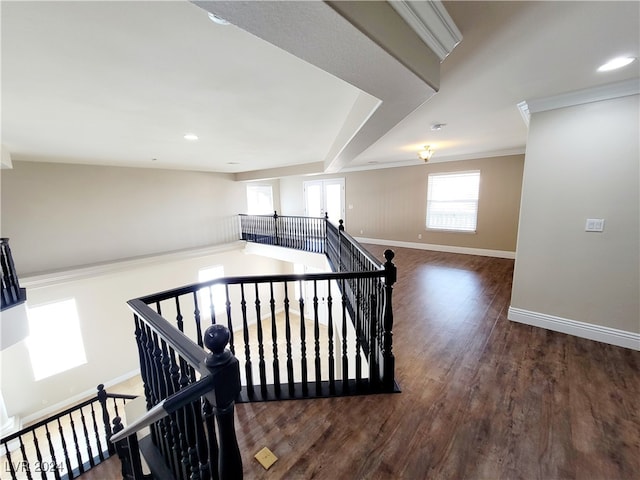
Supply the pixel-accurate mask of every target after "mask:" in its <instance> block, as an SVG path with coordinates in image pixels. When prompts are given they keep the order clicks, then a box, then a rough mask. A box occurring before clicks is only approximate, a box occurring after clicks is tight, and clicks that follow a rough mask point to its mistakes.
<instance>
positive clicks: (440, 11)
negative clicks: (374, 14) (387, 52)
mask: <svg viewBox="0 0 640 480" xmlns="http://www.w3.org/2000/svg"><path fill="white" fill-rule="evenodd" d="M389 5H391V7H393V9H394V10H395V11H396V12H397V13H398V15H400V16H401V17H402V19H403V20H404V21H405V22H407V24H408V25H409V26H410V27H411V28H412V29H413V31H414V32H416V34H417V35H418V36H419V37H420V39H421V40H422V41H423V42H424V43H426V44H427V46H428V47H429V48H430V49H431V50H432V51H433V53H435V54H436V55H437V56H438V58H440V61H442V60H444V59H445V58H446V56H447V55H449V54H450V53H451V52H452V50H453V49H454V48H455V46H456V45H458V43H460V42H461V41H462V33H460V30H458V27H456V25H455V23H453V19H452V18H451V17H450V16H449V14H448V13H447V11H446V9H445V8H444V6H443V5H442V3H441V2H439V1H432V2H424V1H392V2H389Z"/></svg>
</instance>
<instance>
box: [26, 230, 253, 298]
mask: <svg viewBox="0 0 640 480" xmlns="http://www.w3.org/2000/svg"><path fill="white" fill-rule="evenodd" d="M244 244H245V242H243V241H240V240H238V241H236V242H231V243H223V244H220V245H212V246H209V247H203V248H190V249H186V250H179V251H175V252H167V253H161V254H157V255H145V256H143V257H135V258H129V259H124V260H115V261H113V262H106V263H99V264H95V265H87V266H83V267H77V268H70V269H65V270H56V271H55V272H47V273H42V274H34V275H26V276H24V277H22V276H21V277H20V285H21V286H22V287H24V288H27V289H34V288H43V287H50V286H52V285H60V284H61V283H66V282H73V281H76V280H83V279H86V278H92V277H97V276H99V275H105V274H108V273H114V272H121V271H123V270H129V269H131V268H137V267H141V266H144V265H150V264H154V263H160V262H173V261H176V262H177V261H181V260H188V259H190V258H198V257H205V256H208V255H215V254H218V253H223V252H228V251H231V250H239V249H242V248H244Z"/></svg>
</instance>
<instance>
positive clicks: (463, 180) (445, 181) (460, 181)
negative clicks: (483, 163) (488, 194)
mask: <svg viewBox="0 0 640 480" xmlns="http://www.w3.org/2000/svg"><path fill="white" fill-rule="evenodd" d="M479 189H480V172H479V171H473V172H457V173H432V174H429V179H428V182H427V228H428V229H436V230H453V231H460V232H475V231H476V224H477V217H478V191H479Z"/></svg>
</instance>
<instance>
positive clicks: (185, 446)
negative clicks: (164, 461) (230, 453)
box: [176, 357, 190, 479]
mask: <svg viewBox="0 0 640 480" xmlns="http://www.w3.org/2000/svg"><path fill="white" fill-rule="evenodd" d="M179 358H180V379H179V380H178V383H179V384H180V390H182V389H183V388H185V387H186V386H187V385H188V384H189V377H188V369H189V367H188V365H187V362H185V360H184V359H183V358H182V357H179ZM176 413H177V417H178V427H179V430H180V437H179V438H180V458H181V467H182V478H185V479H187V478H189V477H190V471H189V470H190V469H189V441H188V437H187V435H188V434H187V428H188V427H187V425H188V423H189V416H188V415H187V413H186V411H185V408H184V407H183V408H181V409H179V410H178V411H177V412H176Z"/></svg>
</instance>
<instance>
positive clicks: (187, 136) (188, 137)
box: [184, 133, 198, 140]
mask: <svg viewBox="0 0 640 480" xmlns="http://www.w3.org/2000/svg"><path fill="white" fill-rule="evenodd" d="M184 139H185V140H198V136H197V135H195V134H193V133H185V135H184Z"/></svg>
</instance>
